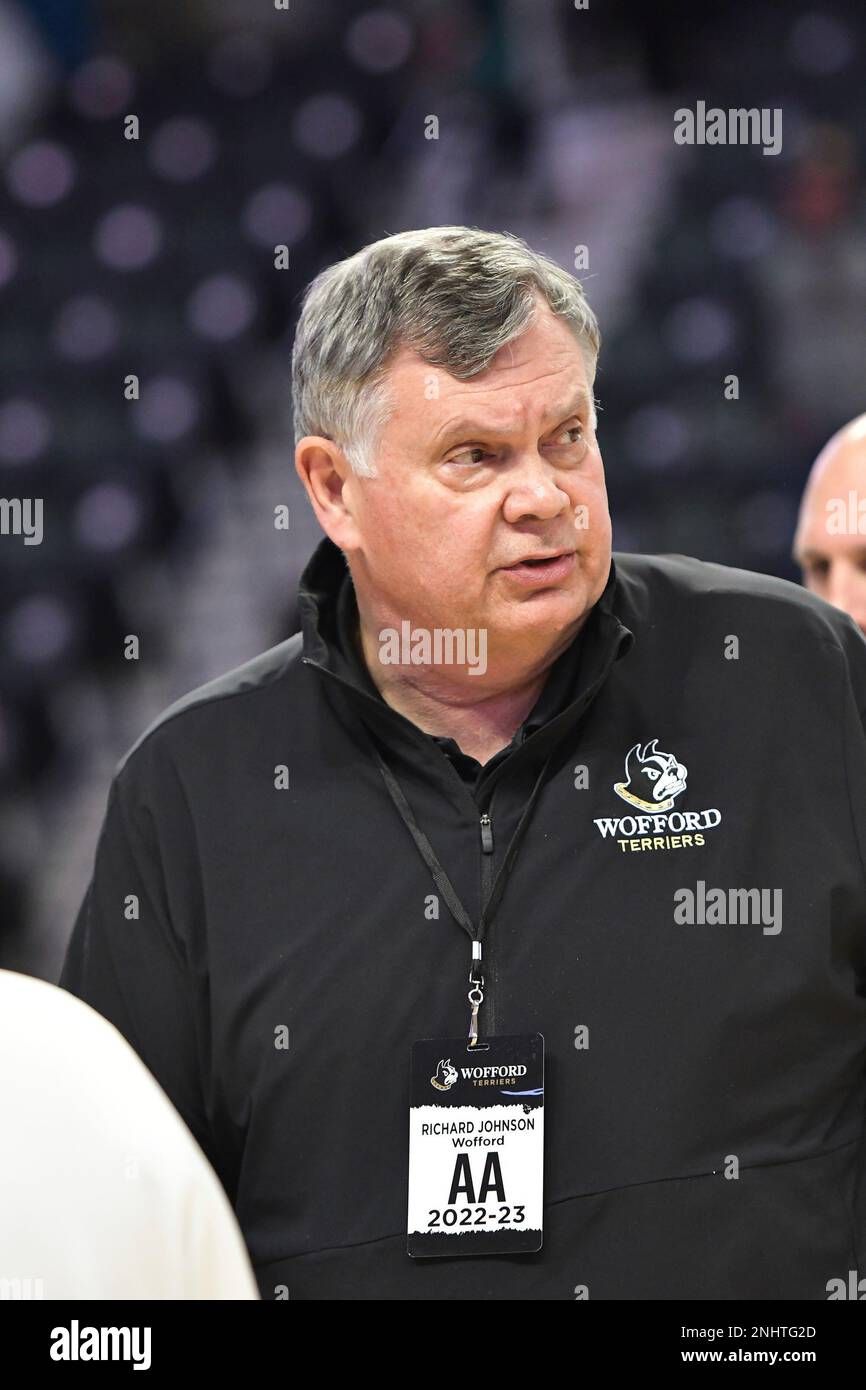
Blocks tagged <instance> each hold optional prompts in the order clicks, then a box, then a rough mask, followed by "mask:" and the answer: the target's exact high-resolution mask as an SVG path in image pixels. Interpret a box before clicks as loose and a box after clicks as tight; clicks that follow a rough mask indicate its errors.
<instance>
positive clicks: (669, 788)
mask: <svg viewBox="0 0 866 1390" xmlns="http://www.w3.org/2000/svg"><path fill="white" fill-rule="evenodd" d="M657 744H658V739H657V738H654V739H652V740H651V741H650V742H649V743H646V744H644V746H643V748H641V746H640V744H639V743H636V744H635V745H634V747H633V748H630V749H629V750H628V753H627V754H626V758H625V781H624V782H615V783H614V786H613V789H614V791H615V792H616V794H617V796H621V797H622V799H623V801H627V802H628V803H629V805H630V806H638V807H639V808H640V810H642V811H669V810H670V809H671V807H672V806H673V804H674V801H675V800H676V798H677V797H678V796H679V794H680V792H683V791H685V789H686V777H687V776H688V768H687V767H684V765H683V764H682V763H681V762H678V761H677V759H676V758H675V757H674V755H673V753H660V752H659V751H658V748H657V746H656V745H657Z"/></svg>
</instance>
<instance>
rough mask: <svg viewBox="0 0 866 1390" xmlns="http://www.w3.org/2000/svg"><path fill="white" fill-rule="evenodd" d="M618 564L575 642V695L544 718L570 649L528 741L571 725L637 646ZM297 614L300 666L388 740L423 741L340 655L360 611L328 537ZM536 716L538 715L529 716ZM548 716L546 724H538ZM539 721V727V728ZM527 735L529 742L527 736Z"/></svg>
mask: <svg viewBox="0 0 866 1390" xmlns="http://www.w3.org/2000/svg"><path fill="white" fill-rule="evenodd" d="M619 591H620V584H619V580H618V576H617V572H616V564H615V561H614V559H613V557H611V565H610V573H609V575H608V579H607V584H606V586H605V588H604V591H603V593H602V594H601V596H600V597H599V599H598V600H597V602H596V604H595V606H594V608H593V610H592V612H591V613H590V616H589V618H588V619H587V621H586V623H585V624H584V626H583V628H582V629H581V631H580V632H579V633H578V635H577V637H576V638H575V643H577V644H579V648H580V651H579V657H580V662H579V667H578V680H577V683H576V688H575V689H574V691H573V698H572V700H571V701H569V702H568V703H567V704H566V705H565V706H564V708H561V710H560V713H559V714H556V715H554V716H553V717H551V718H546V716H547V714H548V713H549V712H550V711H549V710H548V709H546V708H545V706H546V702H545V699H544V697H545V694H547V693H548V688H549V687H550V685H551V682H552V681H553V680H554V679H556V678H557V677H559V675H560V673H561V670H562V664H563V663H564V662H567V661H569V660H570V657H569V653H573V649H574V644H572V647H570V648H569V649H568V651H567V652H565V653H563V654H562V656H560V657H559V658H558V659H557V662H556V663H555V667H554V670H553V671H552V673H551V677H550V678H549V679H548V683H547V685H546V686H545V687H544V690H543V691H542V695H541V697H540V698H539V701H538V703H537V705H536V707H535V709H533V711H532V712H531V715H530V718H529V720H528V721H527V742H529V743H531V744H532V745H533V746H537V747H538V749H539V751H541V749H542V745H543V746H544V748H545V749H546V748H547V747H548V746H549V744H550V742H551V740H552V739H553V738H554V737H555V736H556V734H557V733H558V732H559V731H561V730H562V729H563V726H564V725H565V724H566V723H571V722H573V720H574V719H575V718H578V717H580V715H581V714H582V713H583V712H584V711H585V709H586V708H587V707H588V706H589V704H590V703H591V701H592V700H593V699H594V698H595V695H596V694H597V693H598V691H599V689H600V688H601V686H602V685H603V683H604V681H605V679H606V678H607V675H608V673H609V671H610V668H611V666H612V665H613V664H614V662H615V661H618V660H619V659H620V658H621V657H623V656H625V655H626V653H627V652H628V651H630V649H631V647H632V645H633V644H634V640H635V638H634V633H633V632H632V631H631V630H630V629H629V628H628V627H626V626H625V624H624V623H623V622H622V621H621V620H620V618H619V617H618V616H617V613H616V611H615V609H616V607H617V601H618V599H619V598H620V592H619ZM298 609H299V613H300V619H301V631H302V635H303V657H302V660H303V662H304V664H305V665H308V666H312V667H315V668H316V669H317V670H319V671H321V672H323V673H324V674H325V675H327V676H329V677H331V678H332V681H333V682H337V683H339V686H340V688H341V689H342V690H343V691H344V692H345V693H346V694H347V695H348V696H349V697H350V698H353V700H354V703H355V704H356V705H357V706H358V712H359V713H362V714H363V716H364V718H365V720H368V721H370V722H372V723H373V724H374V725H376V726H377V727H378V728H379V729H380V730H381V731H382V732H383V733H385V735H386V736H388V735H389V734H390V736H391V737H393V736H394V735H395V733H397V732H398V731H402V733H403V734H404V735H405V734H406V733H407V732H409V734H410V737H411V736H412V735H413V734H414V736H416V738H420V739H421V740H422V741H423V740H426V739H428V737H429V736H428V735H427V734H424V733H423V732H422V731H421V730H420V729H418V728H417V726H415V725H413V724H412V723H411V721H410V720H408V719H406V718H405V716H404V715H402V714H400V713H399V712H398V711H397V710H394V709H392V708H391V706H390V705H388V704H387V702H386V701H385V700H383V699H382V696H381V695H380V693H379V691H378V689H377V688H376V685H375V684H374V682H373V679H372V677H371V676H370V674H369V672H368V671H367V670H366V668H365V666H364V664H363V661H360V660H358V661H353V660H351V659H350V658H349V657H348V656H347V655H346V653H345V651H344V648H343V643H342V641H341V634H342V633H345V632H346V631H347V629H348V626H349V623H350V622H351V621H354V614H355V612H356V611H357V607H356V600H355V594H354V586H353V584H352V577H351V574H350V572H349V567H348V564H347V561H346V557H345V556H344V555H343V553H342V551H341V550H340V549H339V547H338V546H336V545H335V544H334V542H333V541H332V540H330V538H329V537H327V536H325V537H324V538H323V539H322V540H321V541H320V543H319V545H318V546H317V547H316V549H315V551H314V552H313V555H312V556H311V558H310V560H309V562H308V564H307V566H306V568H305V569H304V571H303V573H302V574H301V577H300V581H299V585H298ZM536 715H539V716H540V718H534V716H536ZM545 719H546V722H542V721H544V720H545ZM539 724H540V725H541V727H538V726H539ZM530 733H531V734H532V737H529V734H530Z"/></svg>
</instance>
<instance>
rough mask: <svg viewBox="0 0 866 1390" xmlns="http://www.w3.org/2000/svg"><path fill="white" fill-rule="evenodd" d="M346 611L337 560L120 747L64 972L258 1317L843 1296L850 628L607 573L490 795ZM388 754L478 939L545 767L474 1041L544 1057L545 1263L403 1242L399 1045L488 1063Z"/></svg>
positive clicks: (773, 603)
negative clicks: (371, 653)
mask: <svg viewBox="0 0 866 1390" xmlns="http://www.w3.org/2000/svg"><path fill="white" fill-rule="evenodd" d="M353 604H354V598H353V594H352V591H351V587H350V580H349V579H348V576H347V569H346V564H345V560H344V557H343V556H342V554H341V553H340V551H339V550H338V549H337V548H336V547H335V546H334V545H333V544H332V543H331V542H330V541H329V540H327V539H326V540H323V541H322V543H321V544H320V545H319V547H318V548H317V550H316V552H315V554H314V555H313V557H312V559H311V560H310V562H309V564H308V566H307V568H306V570H305V572H304V575H303V578H302V583H301V593H300V607H301V613H302V622H303V631H302V633H298V634H296V635H295V636H293V637H291V638H289V639H288V640H287V641H285V642H282V643H280V644H279V645H278V646H276V647H274V648H272V649H271V650H269V651H267V652H265V653H263V654H262V655H260V656H258V657H256V658H255V659H254V660H252V661H249V662H247V663H246V664H245V665H243V666H242V667H240V668H238V669H237V670H235V671H232V672H230V673H229V674H227V675H225V676H223V677H220V678H219V679H217V680H215V681H212V682H211V683H209V684H208V685H206V686H203V687H202V688H200V689H199V690H196V691H194V692H193V693H192V694H190V695H188V696H186V697H185V698H184V699H182V700H180V701H178V702H177V703H176V704H174V705H172V706H171V707H170V708H169V709H168V710H166V711H165V712H164V713H163V715H162V716H161V717H160V718H159V719H158V720H157V721H156V722H155V723H154V724H152V725H151V726H150V727H149V728H148V729H147V730H145V732H144V733H143V734H142V735H141V737H140V738H139V739H138V741H137V742H136V743H135V744H134V745H133V747H132V748H131V749H130V750H129V752H128V753H127V754H126V755H125V756H124V758H123V759H122V760H121V762H120V763H119V765H118V768H117V771H116V773H115V776H114V779H113V781H112V784H111V788H110V792H109V796H108V805H107V810H106V815H105V820H104V824H103V827H102V831H101V835H100V839H99V843H98V847H97V851H96V858H95V865H94V871H93V876H92V879H91V882H90V884H89V887H88V889H87V892H86V895H85V898H84V901H83V903H82V905H81V909H80V911H79V914H78V917H77V920H76V923H75V927H74V931H73V934H72V939H71V942H70V945H69V949H68V952H67V957H66V961H65V964H64V968H63V973H62V976H61V981H60V983H61V984H62V985H63V986H65V987H66V988H68V989H70V990H71V991H72V992H74V993H75V994H77V995H79V996H80V997H81V998H83V999H85V1000H87V1001H88V1002H89V1003H90V1004H92V1005H93V1006H94V1007H95V1008H96V1009H98V1010H99V1011H100V1012H101V1013H103V1014H104V1015H105V1016H106V1017H108V1018H109V1019H111V1021H112V1022H113V1023H115V1024H116V1026H117V1027H118V1028H119V1029H120V1031H121V1032H122V1033H123V1034H124V1035H125V1036H126V1037H127V1038H128V1039H129V1041H130V1042H131V1044H132V1045H133V1046H134V1047H135V1048H136V1050H137V1051H138V1053H139V1054H140V1056H141V1057H142V1059H143V1060H144V1062H145V1063H146V1065H147V1066H148V1067H149V1068H150V1069H151V1071H152V1072H153V1074H154V1075H155V1077H156V1078H157V1080H158V1081H159V1082H160V1083H161V1084H162V1086H163V1087H164V1089H165V1090H166V1092H167V1093H168V1095H169V1097H170V1098H171V1100H172V1101H173V1102H174V1104H175V1105H176V1106H177V1108H178V1110H179V1111H180V1113H181V1115H182V1116H183V1118H184V1119H185V1120H186V1122H187V1124H188V1125H189V1127H190V1129H191V1130H192V1132H193V1134H194V1135H195V1136H196V1138H197V1139H198V1140H199V1142H200V1144H201V1145H202V1147H203V1148H204V1150H205V1152H206V1153H207V1155H208V1157H209V1158H210V1160H211V1162H212V1163H213V1165H214V1167H215V1168H216V1170H217V1173H218V1174H219V1176H220V1179H221V1181H222V1182H223V1184H224V1186H225V1188H226V1191H227V1192H228V1194H229V1196H230V1198H231V1200H232V1202H233V1204H234V1207H235V1210H236V1212H237V1216H238V1219H239V1221H240V1224H241V1227H242V1229H243V1232H244V1235H245V1238H246V1241H247V1244H248V1246H249V1250H250V1254H251V1258H252V1260H253V1264H254V1267H255V1270H256V1275H257V1279H258V1281H259V1287H260V1289H261V1292H262V1295H263V1297H265V1298H281V1297H285V1296H286V1295H288V1296H289V1297H290V1298H293V1299H297V1298H301V1299H305V1298H306V1299H308V1298H317V1299H449V1300H450V1299H500V1298H504V1299H568V1300H572V1299H574V1298H575V1297H584V1296H588V1297H589V1298H592V1299H598V1298H601V1299H714V1298H721V1299H733V1298H745V1299H773V1298H795V1299H826V1298H827V1297H828V1296H829V1295H828V1289H829V1288H836V1287H839V1286H838V1285H833V1284H831V1281H833V1280H839V1281H849V1282H850V1279H849V1276H850V1271H852V1270H856V1271H859V1274H860V1276H861V1277H862V1276H864V1275H866V1140H864V1108H866V1077H864V1061H866V868H864V854H866V642H864V640H863V638H862V636H861V635H860V633H859V631H858V630H857V628H856V627H855V625H854V624H853V622H851V620H850V619H849V618H847V617H845V616H844V615H843V614H841V613H840V612H838V611H837V610H835V609H833V608H831V607H830V606H829V605H827V604H825V603H823V602H822V601H821V600H819V599H817V598H815V597H813V596H812V595H811V594H809V593H807V592H805V591H804V590H801V589H799V588H798V587H797V586H795V585H793V584H791V583H788V582H786V581H784V580H779V579H773V578H770V577H766V576H761V575H756V574H751V573H747V572H745V571H742V570H736V569H730V568H727V567H724V566H721V565H716V564H709V563H704V562H701V561H698V560H694V559H691V558H688V557H685V556H681V555H666V556H647V555H631V554H625V553H620V552H617V553H616V554H615V555H614V557H613V562H612V565H611V571H610V576H609V580H608V584H607V588H606V589H605V591H604V594H603V595H602V597H601V599H600V600H599V601H598V603H597V604H596V605H595V607H594V608H593V610H592V612H591V614H590V616H589V618H588V620H587V622H586V624H585V625H584V627H583V629H582V630H581V632H580V633H579V635H578V637H577V638H576V639H575V642H574V643H573V644H572V648H570V649H569V650H568V652H566V653H564V654H563V655H562V656H561V657H560V658H559V659H558V661H557V662H556V663H555V665H554V667H553V668H552V669H551V673H550V676H549V678H548V682H547V685H546V686H545V689H544V691H543V692H542V695H541V697H540V699H539V702H538V704H537V705H536V707H535V709H534V710H533V711H532V713H531V715H530V717H529V719H528V720H527V721H526V723H525V725H524V726H522V728H521V729H520V730H519V731H518V733H517V734H516V735H515V739H514V740H513V742H512V744H511V745H509V747H508V748H506V749H503V750H502V752H501V753H499V754H497V755H496V757H495V758H493V759H492V760H491V761H490V762H489V763H488V764H486V765H485V766H484V767H483V768H482V767H478V766H476V767H475V768H473V767H472V766H471V763H472V760H471V759H469V760H467V759H466V757H465V755H463V754H461V752H460V750H459V749H457V747H456V745H453V746H449V745H451V744H452V741H451V740H446V739H436V738H433V737H431V736H430V735H429V734H427V733H424V732H423V731H422V730H420V729H418V728H417V727H416V726H415V725H414V724H412V723H411V722H410V721H409V720H408V719H406V718H405V717H404V716H402V715H401V714H399V713H398V712H397V711H395V710H393V709H392V708H391V707H390V706H388V705H387V704H386V703H385V702H384V701H383V700H382V699H381V697H380V696H379V694H378V692H377V691H376V688H375V686H374V685H373V683H372V681H371V679H370V677H369V675H368V673H367V672H366V670H365V669H364V668H363V665H362V663H361V661H360V657H359V654H358V652H357V651H352V650H351V649H350V648H351V640H350V636H351V624H352V614H353V611H354V610H353ZM347 634H348V636H347ZM371 739H372V741H373V742H372V744H371ZM374 746H375V747H378V748H379V749H380V750H384V751H385V752H386V754H387V762H388V765H389V766H390V768H391V769H392V771H393V773H394V775H395V776H396V777H397V779H398V781H399V784H400V786H401V787H402V789H403V791H404V793H405V796H406V798H407V799H408V802H409V804H410V806H411V808H412V810H413V812H414V814H415V816H416V818H417V821H418V823H419V825H420V827H421V828H422V829H423V832H424V834H425V835H426V836H427V837H428V839H429V841H430V843H431V844H432V846H433V848H434V850H435V852H436V854H437V855H438V857H439V859H440V860H441V862H442V865H443V867H444V868H445V870H446V872H447V874H448V876H449V877H450V879H451V882H452V883H453V885H454V888H455V890H456V892H457V894H458V895H459V897H460V899H461V900H462V902H463V903H464V905H465V907H466V909H467V911H468V912H469V914H470V916H471V917H472V918H473V920H474V921H476V922H477V920H478V917H479V915H480V909H481V899H482V892H483V891H485V889H486V888H487V887H488V886H489V884H490V883H491V882H492V879H493V875H494V874H495V873H497V872H498V870H499V868H500V866H501V863H502V858H503V856H504V854H505V852H506V850H507V848H508V845H509V843H510V840H511V836H512V834H513V832H514V830H515V827H516V825H517V822H518V820H519V819H520V816H521V813H522V811H523V808H524V806H525V803H526V800H527V797H528V795H529V793H530V790H531V788H532V786H533V784H534V782H535V779H536V777H537V776H538V774H539V771H540V770H541V768H542V766H543V764H544V762H545V760H547V759H549V763H548V767H547V771H546V773H545V776H544V779H543V782H542V785H541V789H540V793H539V796H538V799H537V802H536V804H535V807H534V810H533V812H532V815H531V819H530V821H529V822H528V828H527V831H526V834H525V836H524V838H523V841H522V844H521V847H520V850H519V853H518V855H517V857H516V860H515V862H514V865H513V867H512V871H511V874H510V877H509V879H508V883H507V887H506V889H505V892H504V896H503V897H502V900H501V902H500V904H499V907H498V909H497V911H496V913H495V916H494V918H493V920H492V923H491V925H490V927H489V931H488V933H487V935H486V936H485V941H484V974H485V996H486V997H485V1002H484V1004H483V1006H482V1009H481V1014H480V1018H479V1022H480V1025H481V1033H482V1039H483V1036H484V1034H492V1033H497V1034H513V1033H533V1032H540V1033H542V1034H543V1035H544V1038H545V1044H546V1074H545V1166H544V1199H545V1200H544V1243H543V1246H542V1249H541V1250H540V1251H538V1252H537V1253H534V1254H529V1255H513V1256H506V1255H493V1254H491V1255H486V1256H456V1255H455V1256H453V1257H449V1258H435V1259H434V1258H430V1259H413V1258H410V1257H409V1256H408V1255H407V1253H406V1202H407V1160H408V1105H409V1057H410V1048H411V1045H412V1043H413V1042H414V1041H415V1040H416V1039H419V1038H433V1037H437V1038H439V1037H441V1038H456V1037H461V1036H466V1032H467V1027H468V1005H467V1002H466V991H467V988H468V983H467V977H468V973H469V964H470V950H471V947H470V942H469V938H468V936H467V934H466V932H465V931H464V930H463V929H462V928H461V927H460V926H459V925H458V923H457V922H456V920H455V919H454V918H453V917H452V916H451V913H450V912H449V910H448V908H447V906H446V904H445V902H444V901H442V900H441V898H440V896H439V894H438V893H437V890H436V886H435V884H434V883H433V881H432V879H431V875H430V872H429V870H428V869H427V867H426V865H425V864H424V861H423V859H422V858H421V856H420V854H419V853H418V851H417V849H416V846H415V844H414V842H413V840H412V838H411V836H410V834H409V831H408V830H407V828H406V826H405V824H404V823H403V821H402V820H401V818H400V816H399V815H398V813H397V810H396V809H395V806H394V803H393V802H392V800H391V797H390V796H389V793H388V790H387V788H386V786H385V783H384V780H383V777H382V775H381V773H380V770H379V768H378V766H377V763H376V761H375V758H374V756H373V751H372V749H373V747H374ZM461 760H462V761H461ZM485 817H486V818H487V819H486V820H484V819H483V818H485ZM713 890H717V891H716V892H714V891H713ZM737 890H740V891H739V892H737ZM748 890H757V891H752V892H751V893H749V892H748Z"/></svg>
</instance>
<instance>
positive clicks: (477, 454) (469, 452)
mask: <svg viewBox="0 0 866 1390" xmlns="http://www.w3.org/2000/svg"><path fill="white" fill-rule="evenodd" d="M491 457H492V455H490V454H488V453H487V452H486V450H484V449H482V448H480V447H479V448H476V449H464V450H463V452H462V453H460V454H455V455H454V457H453V458H450V459H449V460H448V462H449V463H456V464H458V465H459V466H460V467H464V468H465V467H469V468H477V467H478V465H479V464H480V463H481V462H482V460H483V459H486V458H491Z"/></svg>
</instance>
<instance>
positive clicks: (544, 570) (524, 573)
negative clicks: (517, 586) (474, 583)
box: [503, 550, 575, 585]
mask: <svg viewBox="0 0 866 1390" xmlns="http://www.w3.org/2000/svg"><path fill="white" fill-rule="evenodd" d="M574 563H575V552H574V551H573V550H569V551H566V552H565V553H564V554H561V555H553V556H551V557H550V558H548V559H534V560H520V561H519V562H518V563H517V564H516V565H506V566H504V567H503V574H510V575H512V576H513V577H514V578H515V579H516V580H519V581H520V582H521V583H524V584H530V585H533V584H534V585H539V584H545V583H547V584H556V583H558V582H559V581H560V580H562V579H567V578H568V576H569V575H570V574H571V572H572V570H573V568H574Z"/></svg>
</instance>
